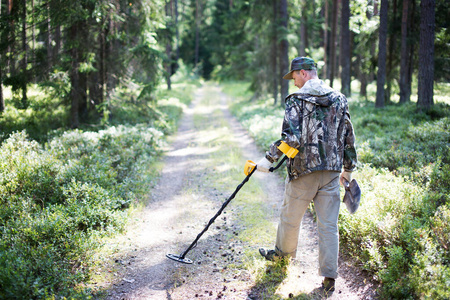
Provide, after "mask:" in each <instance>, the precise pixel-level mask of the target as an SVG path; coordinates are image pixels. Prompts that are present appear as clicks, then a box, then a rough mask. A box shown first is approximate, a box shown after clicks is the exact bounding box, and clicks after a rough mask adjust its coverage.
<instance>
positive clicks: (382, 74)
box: [375, 0, 388, 107]
mask: <svg viewBox="0 0 450 300" xmlns="http://www.w3.org/2000/svg"><path fill="white" fill-rule="evenodd" d="M387 25H388V0H381V9H380V29H379V37H378V72H377V96H376V101H375V107H384V104H385V99H384V97H385V90H384V84H385V82H386V38H387Z"/></svg>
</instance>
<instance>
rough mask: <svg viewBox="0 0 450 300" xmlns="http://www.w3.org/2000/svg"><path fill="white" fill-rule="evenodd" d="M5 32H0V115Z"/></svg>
mask: <svg viewBox="0 0 450 300" xmlns="http://www.w3.org/2000/svg"><path fill="white" fill-rule="evenodd" d="M3 15H4V12H3V1H2V0H0V17H2V16H3ZM5 39H6V33H5V31H3V32H0V44H1V45H2V46H1V47H0V115H1V114H2V113H3V112H4V111H5V99H4V98H3V66H4V64H3V56H4V54H3V47H4V46H3V45H5V43H6V41H5Z"/></svg>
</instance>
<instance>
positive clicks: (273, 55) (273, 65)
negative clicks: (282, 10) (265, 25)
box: [270, 0, 283, 105]
mask: <svg viewBox="0 0 450 300" xmlns="http://www.w3.org/2000/svg"><path fill="white" fill-rule="evenodd" d="M272 13H273V18H272V42H271V46H270V72H271V74H272V94H273V105H276V104H277V102H278V80H279V79H278V76H277V74H278V72H277V66H278V64H277V59H278V53H277V40H278V38H277V26H278V24H277V15H278V6H277V0H272ZM281 101H283V99H281Z"/></svg>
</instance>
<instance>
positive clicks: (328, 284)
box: [322, 277, 335, 293]
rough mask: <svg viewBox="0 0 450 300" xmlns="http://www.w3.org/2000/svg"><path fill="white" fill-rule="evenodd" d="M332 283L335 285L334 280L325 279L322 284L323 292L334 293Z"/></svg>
mask: <svg viewBox="0 0 450 300" xmlns="http://www.w3.org/2000/svg"><path fill="white" fill-rule="evenodd" d="M334 283H335V280H334V278H329V277H325V279H324V280H323V282H322V288H323V291H324V292H325V293H330V292H331V293H332V292H334Z"/></svg>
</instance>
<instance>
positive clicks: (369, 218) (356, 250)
mask: <svg viewBox="0 0 450 300" xmlns="http://www.w3.org/2000/svg"><path fill="white" fill-rule="evenodd" d="M236 85H238V87H235V86H236ZM244 87H245V85H243V84H228V86H227V87H226V89H225V90H226V91H228V92H229V93H231V94H232V93H234V91H240V92H243V91H245V88H244ZM234 96H236V95H234ZM246 96H247V98H248V99H249V98H250V97H249V95H248V94H246ZM447 100H448V99H447ZM448 102H450V101H448ZM232 111H233V113H234V114H235V115H236V116H237V117H238V118H239V119H240V121H241V122H242V123H243V124H244V126H245V127H246V128H248V130H249V132H250V133H251V134H252V136H253V137H254V138H255V140H256V142H257V143H258V145H259V146H261V147H262V148H263V149H267V147H268V146H269V145H270V143H271V142H273V141H275V140H277V139H279V136H280V130H281V123H282V120H283V116H284V109H283V108H282V107H278V106H277V107H274V106H273V105H272V104H271V100H261V101H253V102H250V101H246V100H245V99H243V97H240V101H237V102H235V103H233V104H232ZM350 112H351V116H352V122H353V125H354V128H355V132H356V138H357V151H358V157H359V166H358V169H357V171H356V172H354V175H353V176H354V177H355V178H356V179H357V180H358V182H359V184H360V187H361V189H362V199H361V205H360V208H359V210H358V212H356V213H355V214H353V215H350V214H349V213H348V212H347V210H346V209H341V214H340V223H339V230H340V236H341V247H342V248H343V249H345V252H346V253H348V254H349V255H351V256H352V257H353V258H355V260H356V261H357V262H358V263H359V264H360V267H361V268H362V269H364V270H366V271H367V272H368V273H369V274H371V275H372V276H373V277H374V279H376V280H378V281H379V282H380V283H381V284H382V285H381V288H380V295H381V296H382V297H383V298H385V299H392V298H397V299H409V298H411V299H415V298H431V299H448V298H449V297H450V291H449V289H448V285H449V282H450V257H449V247H450V245H449V243H448V241H449V238H450V226H449V224H450V223H449V221H450V188H449V186H450V167H449V165H450V109H449V106H448V105H446V104H438V105H436V107H435V108H433V110H432V111H430V112H428V113H421V112H417V111H416V108H415V104H407V105H389V106H387V107H386V108H384V109H375V108H374V105H373V103H371V102H366V101H361V102H360V101H358V100H352V101H351V102H350Z"/></svg>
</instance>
